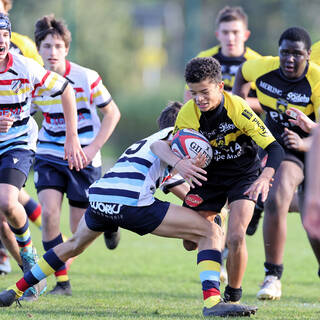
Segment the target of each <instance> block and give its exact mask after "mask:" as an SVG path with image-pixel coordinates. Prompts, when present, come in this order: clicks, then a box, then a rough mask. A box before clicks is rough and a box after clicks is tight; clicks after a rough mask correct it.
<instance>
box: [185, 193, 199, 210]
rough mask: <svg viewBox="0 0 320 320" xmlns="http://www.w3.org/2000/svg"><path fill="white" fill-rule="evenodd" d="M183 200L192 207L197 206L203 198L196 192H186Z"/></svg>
mask: <svg viewBox="0 0 320 320" xmlns="http://www.w3.org/2000/svg"><path fill="white" fill-rule="evenodd" d="M184 202H185V203H186V204H187V205H188V206H189V207H192V208H195V207H197V206H198V205H200V204H201V203H202V202H203V199H202V198H201V197H200V196H199V195H197V194H188V195H187V196H186V198H185V200H184Z"/></svg>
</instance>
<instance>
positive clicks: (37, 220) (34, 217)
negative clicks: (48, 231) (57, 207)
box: [24, 198, 42, 230]
mask: <svg viewBox="0 0 320 320" xmlns="http://www.w3.org/2000/svg"><path fill="white" fill-rule="evenodd" d="M24 209H25V210H26V213H27V216H28V218H29V219H30V220H31V221H32V222H33V223H34V224H35V225H36V226H37V227H38V228H39V229H40V230H41V226H42V222H41V205H40V203H38V202H36V201H35V200H34V199H32V198H30V200H29V201H28V202H27V203H26V205H25V206H24Z"/></svg>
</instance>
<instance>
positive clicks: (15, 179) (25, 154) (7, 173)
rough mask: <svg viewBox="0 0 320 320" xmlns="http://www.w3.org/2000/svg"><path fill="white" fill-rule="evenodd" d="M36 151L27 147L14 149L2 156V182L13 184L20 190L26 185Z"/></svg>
mask: <svg viewBox="0 0 320 320" xmlns="http://www.w3.org/2000/svg"><path fill="white" fill-rule="evenodd" d="M33 159H34V152H33V151H31V150H25V149H12V150H9V151H7V152H5V153H3V154H2V155H1V156H0V183H6V184H11V185H13V186H15V187H17V188H18V189H19V190H20V189H21V188H22V187H23V186H24V184H25V182H26V180H27V177H28V174H29V171H30V167H31V165H32V162H33Z"/></svg>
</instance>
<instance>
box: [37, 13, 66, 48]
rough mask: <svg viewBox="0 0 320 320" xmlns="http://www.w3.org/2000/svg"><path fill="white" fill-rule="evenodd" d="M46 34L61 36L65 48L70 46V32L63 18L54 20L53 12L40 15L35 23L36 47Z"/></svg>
mask: <svg viewBox="0 0 320 320" xmlns="http://www.w3.org/2000/svg"><path fill="white" fill-rule="evenodd" d="M48 34H51V35H52V36H53V35H55V36H59V37H61V38H62V40H63V41H64V43H65V45H66V48H68V47H69V46H70V42H71V32H70V31H69V29H68V27H67V25H66V24H65V22H64V21H63V20H56V18H55V16H54V14H50V15H48V16H44V17H42V18H41V19H39V20H38V21H37V22H36V24H35V31H34V40H35V43H36V45H37V48H38V49H39V48H40V44H41V41H42V40H43V39H45V38H46V36H47V35H48Z"/></svg>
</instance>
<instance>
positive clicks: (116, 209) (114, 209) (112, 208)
mask: <svg viewBox="0 0 320 320" xmlns="http://www.w3.org/2000/svg"><path fill="white" fill-rule="evenodd" d="M90 206H91V208H92V209H94V210H98V211H100V212H102V213H104V214H112V215H113V214H119V213H120V209H121V206H122V204H109V203H105V202H98V201H90Z"/></svg>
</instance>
